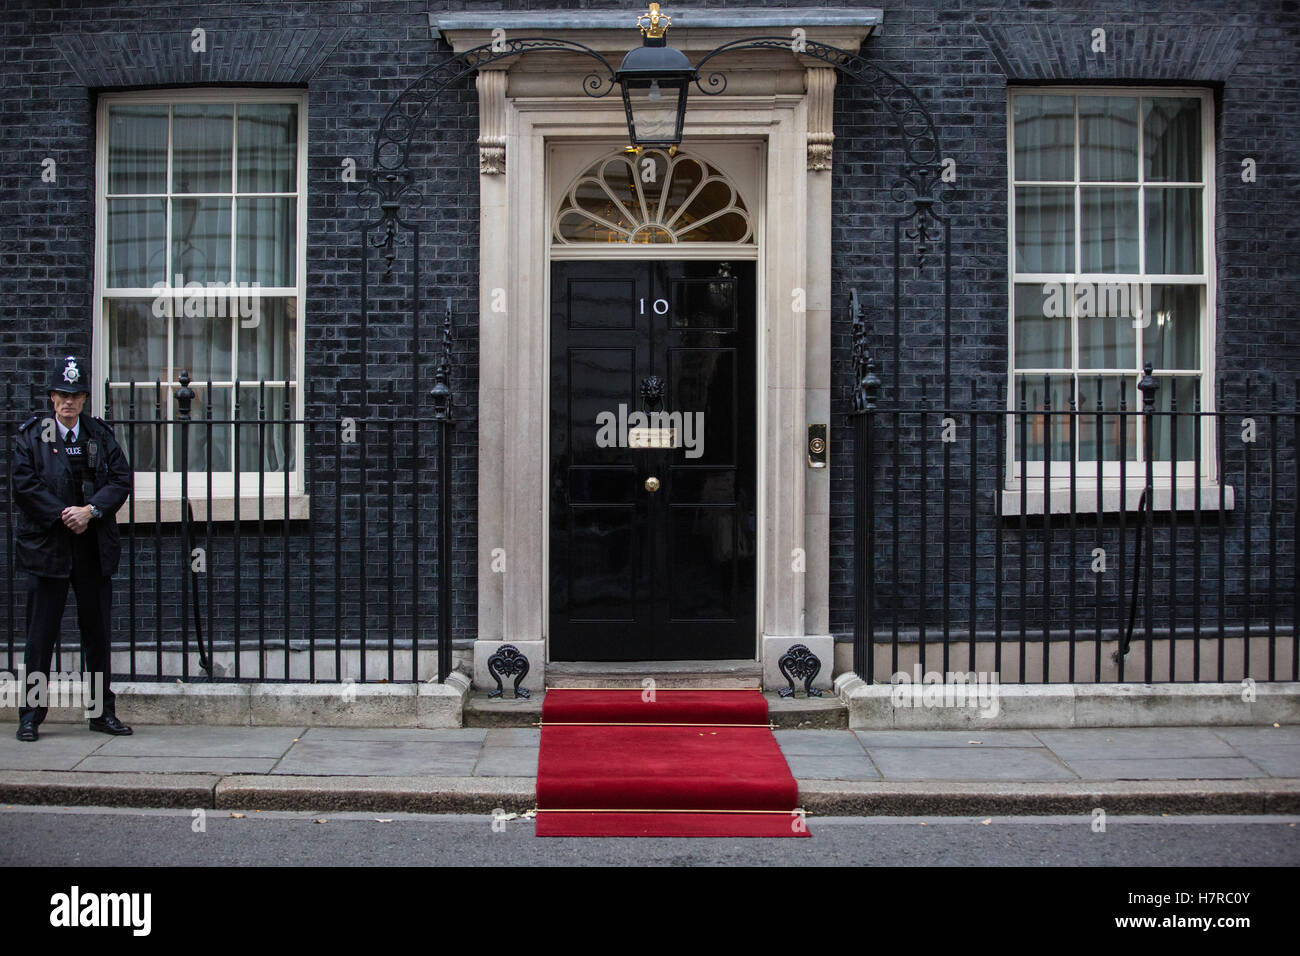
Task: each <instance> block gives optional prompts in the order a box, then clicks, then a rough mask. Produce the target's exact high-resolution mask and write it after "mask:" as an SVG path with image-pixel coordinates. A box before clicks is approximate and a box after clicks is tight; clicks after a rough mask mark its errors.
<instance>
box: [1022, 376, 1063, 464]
mask: <svg viewBox="0 0 1300 956" xmlns="http://www.w3.org/2000/svg"><path fill="white" fill-rule="evenodd" d="M1022 383H1023V386H1024V388H1023V391H1022ZM1073 391H1074V388H1073V384H1072V380H1071V378H1070V376H1068V375H1054V376H1052V377H1051V379H1050V386H1049V383H1048V382H1047V381H1044V376H1042V375H1017V376H1016V394H1015V408H1016V409H1017V410H1019V409H1020V402H1021V398H1022V396H1023V398H1024V402H1025V408H1026V409H1027V411H1028V414H1026V415H1024V416H1021V415H1015V416H1013V417H1012V421H1011V428H1012V431H1013V433H1014V435H1013V439H1012V440H1013V441H1014V443H1015V455H1016V459H1017V460H1020V457H1021V445H1020V435H1021V430H1022V428H1023V430H1024V436H1025V443H1024V458H1025V460H1027V461H1043V460H1044V458H1045V450H1046V449H1045V446H1046V443H1047V442H1048V440H1049V436H1050V441H1051V455H1052V460H1053V461H1059V462H1067V461H1069V460H1070V416H1069V415H1068V414H1057V413H1058V412H1069V411H1070V398H1071V395H1072V393H1073ZM1049 393H1050V397H1051V400H1052V408H1051V413H1050V414H1048V413H1046V412H1045V410H1044V405H1045V402H1046V400H1047V398H1048V396H1049ZM1035 412H1037V413H1038V414H1035ZM1062 473H1064V469H1063V471H1062Z"/></svg>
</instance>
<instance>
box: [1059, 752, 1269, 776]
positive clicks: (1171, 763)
mask: <svg viewBox="0 0 1300 956" xmlns="http://www.w3.org/2000/svg"><path fill="white" fill-rule="evenodd" d="M1068 763H1069V767H1070V769H1071V770H1073V771H1074V772H1075V773H1077V774H1078V775H1079V776H1080V777H1082V778H1083V779H1084V780H1250V779H1255V778H1258V777H1259V776H1260V768H1259V767H1257V766H1255V764H1253V763H1252V762H1251V761H1249V760H1246V759H1245V758H1243V757H1142V758H1138V759H1130V760H1116V759H1101V760H1090V759H1081V760H1071V761H1068Z"/></svg>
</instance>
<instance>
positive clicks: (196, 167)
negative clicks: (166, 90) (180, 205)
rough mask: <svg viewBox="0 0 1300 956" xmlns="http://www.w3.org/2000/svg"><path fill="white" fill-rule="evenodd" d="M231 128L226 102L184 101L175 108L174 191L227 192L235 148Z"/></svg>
mask: <svg viewBox="0 0 1300 956" xmlns="http://www.w3.org/2000/svg"><path fill="white" fill-rule="evenodd" d="M234 129H235V117H234V107H233V106H232V105H230V104H228V103H227V104H210V103H209V104H205V103H185V104H181V105H178V106H176V107H175V108H174V111H173V114H172V190H173V191H174V192H178V193H228V192H230V187H231V182H230V156H231V152H232V150H233V148H234V142H233V139H232V137H233V135H234Z"/></svg>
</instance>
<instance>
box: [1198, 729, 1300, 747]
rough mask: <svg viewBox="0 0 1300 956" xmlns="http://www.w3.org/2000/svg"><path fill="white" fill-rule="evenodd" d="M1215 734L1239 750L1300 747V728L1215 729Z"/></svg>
mask: <svg viewBox="0 0 1300 956" xmlns="http://www.w3.org/2000/svg"><path fill="white" fill-rule="evenodd" d="M1214 733H1215V735H1216V736H1218V737H1221V738H1222V739H1223V740H1226V741H1227V742H1228V743H1230V744H1232V746H1234V747H1236V748H1237V749H1239V750H1240V749H1241V748H1243V747H1254V746H1266V747H1300V727H1215V728H1214Z"/></svg>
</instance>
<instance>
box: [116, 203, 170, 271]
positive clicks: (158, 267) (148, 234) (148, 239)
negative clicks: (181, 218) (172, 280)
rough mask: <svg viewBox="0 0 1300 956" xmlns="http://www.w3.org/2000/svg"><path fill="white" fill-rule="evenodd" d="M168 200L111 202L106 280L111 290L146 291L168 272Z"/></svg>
mask: <svg viewBox="0 0 1300 956" xmlns="http://www.w3.org/2000/svg"><path fill="white" fill-rule="evenodd" d="M166 209H167V200H165V199H110V200H108V234H107V237H106V249H107V255H108V262H106V263H105V268H104V272H105V281H106V282H107V283H108V287H109V288H110V289H143V288H149V287H151V286H153V284H154V283H155V282H161V281H164V277H165V275H166V272H167V257H166V256H165V255H164V253H165V252H166V250H167V219H166Z"/></svg>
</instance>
